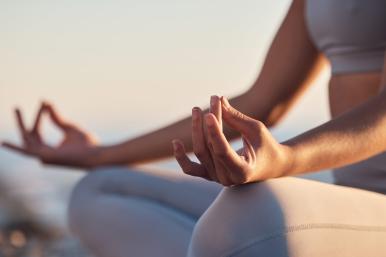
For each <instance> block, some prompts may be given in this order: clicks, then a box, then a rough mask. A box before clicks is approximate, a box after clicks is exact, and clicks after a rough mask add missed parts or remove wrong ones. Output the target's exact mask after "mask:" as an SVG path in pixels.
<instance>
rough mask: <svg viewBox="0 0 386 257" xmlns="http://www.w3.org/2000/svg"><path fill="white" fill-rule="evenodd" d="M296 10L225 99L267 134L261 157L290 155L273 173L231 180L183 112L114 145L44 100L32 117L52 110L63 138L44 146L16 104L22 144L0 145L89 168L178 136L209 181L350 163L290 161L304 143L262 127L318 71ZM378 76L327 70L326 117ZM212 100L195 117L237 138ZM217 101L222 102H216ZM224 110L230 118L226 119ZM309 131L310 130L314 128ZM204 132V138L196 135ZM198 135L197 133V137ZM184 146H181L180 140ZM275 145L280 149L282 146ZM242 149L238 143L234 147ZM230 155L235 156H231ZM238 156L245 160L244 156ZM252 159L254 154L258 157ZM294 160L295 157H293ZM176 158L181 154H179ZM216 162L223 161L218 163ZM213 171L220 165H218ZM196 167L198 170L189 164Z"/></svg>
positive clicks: (161, 150) (163, 153)
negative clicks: (252, 76) (252, 73)
mask: <svg viewBox="0 0 386 257" xmlns="http://www.w3.org/2000/svg"><path fill="white" fill-rule="evenodd" d="M303 14H304V2H303V0H294V1H293V3H292V5H291V7H290V9H289V11H288V14H287V16H286V17H285V19H284V21H283V23H282V25H281V27H280V29H279V31H278V32H277V34H276V36H275V38H274V40H273V42H272V44H271V47H270V49H269V51H268V53H267V56H266V59H265V62H264V65H263V68H262V70H261V73H260V75H259V76H258V78H257V79H256V81H255V83H254V84H253V85H252V86H251V87H250V89H249V90H248V91H246V92H245V93H243V94H241V95H240V96H237V97H234V98H232V99H230V101H229V102H230V105H231V106H233V107H234V109H233V108H232V110H234V111H236V110H238V111H239V112H241V113H243V114H244V115H245V116H242V117H250V118H249V121H250V122H252V121H253V122H254V123H256V124H258V125H256V124H255V125H256V126H257V128H259V130H258V131H259V133H261V131H264V135H265V136H266V137H265V139H267V140H268V141H267V143H266V146H267V149H270V147H271V149H270V150H269V151H268V150H267V153H268V152H270V153H271V156H270V155H269V154H267V156H270V157H267V158H273V156H275V158H279V157H280V158H279V159H280V160H281V159H286V158H288V159H289V160H291V164H288V163H286V162H285V161H283V163H281V162H277V163H280V165H279V166H281V167H280V168H277V169H276V170H275V169H274V168H272V167H271V168H270V170H271V172H272V174H264V176H261V174H260V173H259V172H257V173H254V174H255V175H256V174H259V175H256V176H252V175H250V173H252V171H251V170H252V167H255V166H253V165H252V166H249V168H246V170H244V171H243V172H244V173H245V174H244V175H245V176H244V175H242V176H241V179H240V177H238V178H236V179H235V178H231V177H228V176H227V175H224V174H223V173H222V172H221V170H225V169H223V167H222V166H223V165H222V164H221V161H218V160H216V158H214V159H213V155H214V150H215V149H214V148H213V147H212V146H211V145H212V142H210V140H209V138H210V133H209V132H208V131H210V130H209V129H208V130H206V129H204V130H203V131H202V132H201V135H200V134H199V133H198V134H197V133H193V140H192V131H194V130H195V127H194V126H197V124H196V125H195V120H196V121H197V119H193V129H192V118H191V117H187V118H185V119H183V120H180V121H177V122H176V123H173V124H171V125H169V126H166V127H164V128H161V129H159V130H156V131H153V132H151V133H148V134H145V135H143V136H141V137H138V138H134V139H130V140H127V141H125V142H122V143H120V144H117V145H111V146H103V145H99V144H98V143H96V141H94V140H93V139H92V137H91V136H90V135H89V134H88V133H87V132H85V130H82V129H80V128H79V127H78V126H76V125H75V124H74V123H72V122H69V121H67V120H65V119H64V118H62V117H61V115H59V114H58V112H57V111H55V109H54V107H53V106H52V105H51V104H48V103H43V104H42V107H41V109H40V111H39V114H38V115H37V118H36V120H37V121H38V122H37V124H38V123H39V120H40V118H39V117H40V115H44V114H48V115H49V116H50V117H51V119H52V121H53V123H54V124H56V125H57V126H58V127H59V128H61V129H62V131H63V133H64V135H65V137H64V138H65V140H64V141H63V142H62V143H61V144H60V145H58V146H56V147H50V146H47V145H46V144H45V143H44V140H42V136H41V135H40V132H39V130H38V129H35V128H36V127H37V128H38V127H39V125H34V127H33V128H32V129H31V130H29V129H27V128H26V127H25V125H24V124H23V122H22V118H21V113H20V111H17V112H16V113H17V115H16V116H17V117H18V118H17V120H18V124H19V128H20V130H21V134H22V137H23V141H24V144H23V145H22V146H17V145H15V144H12V143H3V145H4V146H5V147H8V148H10V149H12V150H16V151H18V152H21V153H23V154H27V155H30V156H33V157H35V158H38V159H40V160H41V161H42V162H44V163H47V164H56V165H65V166H71V167H86V168H90V167H96V166H100V165H122V164H129V165H130V164H136V163H143V162H149V161H154V160H157V159H160V158H166V157H170V156H172V154H173V151H172V147H171V141H172V140H173V139H175V138H178V139H179V141H175V143H177V144H175V146H176V149H175V150H177V159H178V154H179V153H178V151H183V150H184V151H185V150H186V151H188V152H189V151H194V152H195V154H196V155H197V156H198V157H199V158H198V159H199V160H200V161H201V163H200V164H197V165H204V167H206V168H205V172H203V171H202V169H201V173H200V174H198V173H197V174H194V175H198V176H201V177H203V178H206V179H209V180H214V181H217V182H219V183H222V184H224V185H234V184H239V183H245V182H250V181H256V180H260V179H266V178H269V177H278V176H282V175H288V174H292V173H291V172H290V171H288V169H289V168H288V166H291V168H293V172H294V173H302V172H309V171H311V170H317V169H319V168H320V169H321V168H328V167H330V168H331V167H337V166H339V165H342V164H344V163H350V162H352V160H354V159H355V160H359V159H361V158H363V155H358V156H351V157H350V158H349V157H347V156H346V157H345V156H344V155H343V156H342V157H341V158H338V159H339V160H340V162H339V163H334V162H333V161H330V162H327V163H326V164H325V166H323V167H319V166H315V165H311V163H312V160H308V159H307V158H304V159H305V160H308V161H309V162H310V164H309V165H306V164H304V163H303V164H300V162H299V161H298V160H297V156H301V155H304V156H308V155H310V154H309V152H307V150H304V149H307V147H300V146H299V145H300V143H299V144H295V145H296V146H295V145H293V146H292V145H291V143H290V142H303V141H302V140H300V139H299V138H300V137H299V138H297V139H294V141H290V142H287V143H285V144H279V143H277V142H276V141H275V140H274V139H273V138H271V136H270V134H269V131H268V130H267V128H270V127H272V126H274V125H276V124H278V122H279V121H280V120H281V118H282V117H283V116H284V115H285V114H286V113H287V112H288V111H289V110H290V108H291V107H292V106H293V104H294V103H295V102H296V100H297V99H298V98H299V97H300V96H301V95H302V93H303V92H304V91H305V90H306V89H307V88H308V87H309V86H310V85H311V84H312V82H313V80H314V78H315V77H316V76H317V75H318V74H319V72H320V70H321V69H322V68H323V66H324V64H325V59H324V58H323V56H322V55H321V54H320V53H319V52H318V50H317V49H316V48H315V46H314V44H313V43H312V42H311V40H310V38H309V35H308V31H307V28H306V25H305V23H304V17H303ZM294 63H296V65H294ZM381 76H382V75H381V72H372V73H360V74H359V73H358V74H348V75H339V76H333V77H332V78H331V81H330V86H329V93H330V107H331V113H332V117H333V118H335V117H338V116H339V115H340V114H342V113H343V112H347V111H349V110H352V108H353V107H355V106H358V105H360V104H361V103H364V102H365V101H366V100H368V99H369V97H371V96H374V95H377V93H378V92H379V91H380V86H381V84H382V83H381ZM215 99H217V98H215ZM216 101H217V102H216ZM220 102H222V101H220ZM215 105H217V108H211V109H210V111H211V113H212V114H209V116H208V117H206V116H204V115H203V114H202V113H206V112H208V110H203V111H198V112H199V113H200V115H199V116H200V117H201V118H199V119H201V122H202V124H204V123H205V122H204V120H207V121H208V122H209V124H210V125H209V124H207V125H208V126H207V127H208V128H216V126H217V125H218V127H217V129H218V130H217V132H218V134H219V133H220V132H221V133H220V134H222V129H224V132H223V134H222V135H223V138H222V139H223V140H225V139H227V140H232V139H235V138H237V137H239V132H242V128H241V127H240V126H241V125H242V124H245V123H243V121H242V120H240V121H239V123H240V124H241V125H240V124H238V122H233V123H232V122H229V121H230V120H231V119H230V118H229V117H231V115H230V114H229V111H228V112H226V110H229V108H230V107H229V108H228V109H227V108H226V105H224V103H222V104H219V99H217V100H215ZM219 106H221V108H220V107H219ZM224 106H225V107H224ZM371 106H372V105H370V107H367V108H370V109H371V108H374V107H371ZM374 106H375V104H374ZM197 110H198V109H197V108H195V111H197ZM366 110H367V109H366ZM374 111H376V110H371V111H368V112H369V113H371V112H374ZM228 114H229V115H228ZM212 115H213V116H212ZM227 115H228V116H227ZM220 116H224V117H223V118H224V119H221V118H220ZM236 116H237V114H236ZM226 117H228V118H229V119H228V120H227V118H226ZM214 118H215V119H214ZM211 119H212V120H211ZM222 120H224V128H223V127H222ZM216 122H217V123H216ZM350 122H354V121H350ZM332 124H335V123H332ZM338 124H339V122H338ZM369 124H370V121H369ZM212 125H213V126H212ZM331 126H332V127H334V126H335V125H328V126H326V127H327V129H326V131H327V132H326V133H328V128H330V127H331ZM201 127H204V128H205V127H206V126H203V125H201ZM339 127H340V126H338V127H337V128H335V127H334V128H335V129H339ZM323 129H324V128H323ZM323 129H321V128H317V129H316V130H318V131H320V130H322V131H323ZM344 129H345V128H344V126H342V127H341V130H342V133H344ZM212 132H213V131H212ZM250 132H251V131H250ZM312 133H314V132H312ZM312 133H311V135H313V134H312ZM318 133H322V132H318ZM203 135H204V136H203ZM213 135H214V134H213ZM203 137H204V138H205V139H202V138H203ZM249 137H253V135H249ZM316 137H317V136H316ZM197 138H201V139H200V140H198V139H197ZM305 138H307V137H305ZM328 138H330V137H328ZM331 138H332V137H331ZM202 140H204V141H202ZM250 140H252V141H255V143H254V144H250V145H252V148H251V147H250V149H255V150H256V148H257V147H258V144H259V143H256V142H258V140H257V141H256V140H253V139H250ZM192 142H193V143H192ZM195 142H196V145H195ZM197 142H201V143H202V144H205V145H206V150H205V151H206V152H205V154H202V152H200V151H201V150H200V149H202V148H203V147H200V146H198V145H197ZM223 143H224V142H223ZM308 143H309V142H308V141H307V142H304V144H301V145H303V146H304V145H307V144H308ZM320 144H321V146H323V142H320ZM183 145H184V148H183V147H182V146H183ZM247 145H248V144H247ZM316 145H317V144H316ZM342 145H345V142H342ZM282 146H284V147H282ZM310 148H311V149H312V150H310V151H311V152H317V151H315V149H313V148H312V147H310ZM370 148H371V147H370ZM380 148H381V147H378V148H376V149H375V150H374V148H371V149H372V150H371V151H369V152H367V155H366V156H368V154H369V153H370V152H371V153H375V152H377V151H379V149H380ZM278 149H285V150H283V151H282V150H278ZM294 149H298V153H302V154H301V155H299V154H295V153H294ZM321 149H323V147H321ZM346 150H347V149H346ZM241 151H243V150H242V149H241ZM342 152H343V150H342ZM243 153H248V152H241V153H240V152H238V153H236V154H237V155H238V154H243ZM175 154H176V151H175ZM180 154H181V152H180ZM249 154H250V155H249V158H252V157H253V156H252V155H253V151H251V150H250V151H249ZM255 154H256V153H255ZM295 155H296V156H295ZM256 156H257V155H256ZM256 156H255V157H256ZM234 157H235V155H234V156H233V158H234ZM283 157H284V158H283ZM243 158H244V159H246V157H245V156H244V157H243ZM256 158H257V157H256ZM259 158H260V159H261V157H259ZM315 158H317V157H315ZM345 158H346V159H345ZM266 160H268V159H266ZM295 160H296V162H299V163H296V164H295ZM179 161H181V159H180V160H179ZM185 161H186V159H185ZM244 161H245V160H244ZM261 161H263V159H261ZM186 163H187V162H186ZM244 164H245V163H244ZM247 164H248V163H247ZM182 166H183V165H182ZM295 166H296V167H295ZM200 167H201V166H200ZM213 167H215V169H213ZM217 167H222V168H220V169H217ZM243 167H244V168H245V167H248V165H246V166H245V165H244V166H243ZM300 167H307V168H309V169H308V170H306V169H304V168H300ZM255 168H257V167H255ZM267 168H268V167H267ZM185 169H186V167H185ZM218 170H220V172H219V171H218ZM247 170H248V172H249V173H248V172H247ZM259 170H260V169H259ZM189 172H190V173H191V172H192V171H191V170H189V171H188V172H187V173H189ZM195 172H199V171H198V170H196V171H195Z"/></svg>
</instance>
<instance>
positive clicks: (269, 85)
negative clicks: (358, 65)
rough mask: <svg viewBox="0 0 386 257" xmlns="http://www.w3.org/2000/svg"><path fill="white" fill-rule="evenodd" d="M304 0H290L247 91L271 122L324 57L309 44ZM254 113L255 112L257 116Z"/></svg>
mask: <svg viewBox="0 0 386 257" xmlns="http://www.w3.org/2000/svg"><path fill="white" fill-rule="evenodd" d="M304 2H305V1H304V0H294V1H293V2H292V4H291V6H290V8H289V10H288V13H287V15H286V17H285V18H284V20H283V22H282V24H281V26H280V28H279V30H278V32H277V33H276V35H275V37H274V39H273V41H272V44H271V46H270V48H269V50H268V53H267V55H266V59H265V61H264V64H263V67H262V70H261V72H260V75H259V77H258V79H257V80H256V82H255V84H254V85H253V87H252V88H251V89H250V90H249V91H248V94H249V95H250V97H251V98H253V99H254V100H252V102H254V103H256V104H260V105H263V106H255V108H256V107H257V108H256V109H261V108H266V109H267V111H266V115H267V117H256V118H259V119H262V120H265V122H266V123H267V125H272V124H274V123H276V122H277V120H278V119H279V118H280V117H281V116H282V115H283V114H284V113H285V111H286V110H288V109H289V106H290V105H291V104H292V103H293V102H294V100H295V99H296V96H298V95H300V93H301V92H302V91H304V89H305V88H306V86H307V85H309V84H310V82H311V80H312V78H314V77H315V75H316V74H318V73H319V71H320V70H321V67H322V66H323V65H322V63H324V61H323V60H324V58H322V56H321V54H320V53H319V51H318V50H317V48H316V47H315V45H314V44H313V42H312V40H311V38H310V35H309V33H308V30H307V26H306V22H305V15H304V13H305V4H304ZM257 116H258V115H257Z"/></svg>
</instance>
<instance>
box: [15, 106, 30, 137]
mask: <svg viewBox="0 0 386 257" xmlns="http://www.w3.org/2000/svg"><path fill="white" fill-rule="evenodd" d="M15 116H16V121H17V125H18V127H19V130H20V133H21V136H22V138H23V140H25V139H26V137H27V133H28V132H27V129H26V127H25V124H24V121H23V115H22V114H21V111H20V109H19V108H16V109H15Z"/></svg>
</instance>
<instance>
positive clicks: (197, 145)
mask: <svg viewBox="0 0 386 257" xmlns="http://www.w3.org/2000/svg"><path fill="white" fill-rule="evenodd" d="M223 121H224V122H225V123H226V124H227V125H229V126H230V127H231V128H233V129H234V130H236V131H238V132H240V134H241V136H242V141H243V147H242V148H241V149H239V150H238V151H235V150H233V149H232V147H231V145H230V144H229V142H228V141H227V139H226V137H225V135H224V134H223V129H222V122H223ZM192 140H193V151H194V153H195V155H196V156H197V159H198V160H199V161H200V163H196V162H193V161H191V160H190V159H189V157H188V156H187V155H186V152H185V148H184V145H183V143H182V141H180V140H178V139H176V140H173V149H174V155H175V157H176V159H177V161H178V163H179V165H180V166H181V168H182V170H183V171H184V172H185V173H186V174H188V175H192V176H198V177H202V178H205V179H207V180H212V181H215V182H218V183H220V184H222V185H224V186H232V185H239V184H245V183H250V182H255V181H260V180H264V179H268V178H274V177H279V176H283V175H285V173H286V171H287V170H288V169H289V167H290V163H291V158H290V156H291V154H290V151H289V149H288V147H286V146H285V145H282V144H279V143H278V142H277V141H276V140H275V139H274V138H273V136H272V135H271V134H270V132H269V130H268V129H267V128H266V127H265V126H264V124H263V123H262V122H260V121H258V120H255V119H252V118H250V117H248V116H246V115H244V114H242V113H241V112H239V111H237V110H236V109H234V108H233V107H232V106H231V105H230V104H229V102H228V101H227V100H226V99H225V98H224V97H221V98H219V97H217V96H213V97H211V103H210V112H209V113H208V114H205V115H204V114H203V112H202V111H201V110H200V109H199V108H198V107H195V108H193V110H192Z"/></svg>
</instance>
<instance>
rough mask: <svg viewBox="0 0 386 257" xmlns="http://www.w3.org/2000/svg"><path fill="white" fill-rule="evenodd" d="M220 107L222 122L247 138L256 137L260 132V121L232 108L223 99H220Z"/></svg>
mask: <svg viewBox="0 0 386 257" xmlns="http://www.w3.org/2000/svg"><path fill="white" fill-rule="evenodd" d="M221 107H222V115H223V120H224V122H225V123H226V124H228V125H229V126H230V127H231V128H233V129H235V130H237V131H239V132H240V133H241V134H243V135H245V136H246V137H247V138H250V137H251V136H254V135H256V133H258V132H259V131H260V129H261V127H262V123H261V122H260V121H258V120H255V119H253V118H251V117H249V116H247V115H245V114H243V113H241V112H239V111H238V110H236V109H235V108H233V107H232V106H231V105H230V104H229V102H228V100H227V99H226V98H225V97H221Z"/></svg>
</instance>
